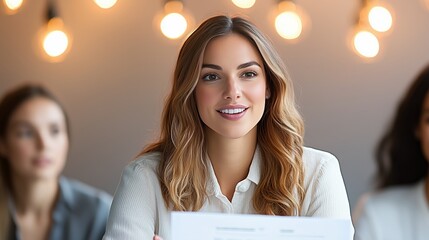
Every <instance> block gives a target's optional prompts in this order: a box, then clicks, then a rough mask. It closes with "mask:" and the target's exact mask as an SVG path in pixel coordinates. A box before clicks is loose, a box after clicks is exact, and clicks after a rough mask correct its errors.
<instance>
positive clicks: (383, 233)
mask: <svg viewBox="0 0 429 240" xmlns="http://www.w3.org/2000/svg"><path fill="white" fill-rule="evenodd" d="M358 206H359V208H357V209H356V210H355V212H354V218H355V219H356V220H355V227H356V235H355V240H427V239H429V206H428V201H427V200H426V195H425V182H424V181H421V182H419V183H417V184H414V185H410V186H401V187H392V188H388V189H386V190H384V191H381V192H377V193H371V194H366V195H364V196H363V197H362V198H361V200H360V204H359V205H358Z"/></svg>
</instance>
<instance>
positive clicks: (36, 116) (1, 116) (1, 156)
mask: <svg viewBox="0 0 429 240" xmlns="http://www.w3.org/2000/svg"><path fill="white" fill-rule="evenodd" d="M68 147H69V123H68V119H67V116H66V113H65V111H64V109H63V108H62V106H61V105H60V103H59V102H58V101H57V100H56V98H55V97H54V96H53V95H52V94H51V93H49V92H48V91H47V90H46V89H44V88H43V87H40V86H37V85H24V86H21V87H18V88H16V89H13V90H12V91H10V92H9V93H7V94H6V95H5V96H4V98H3V99H2V100H1V101H0V239H5V240H7V239H18V240H19V239H22V240H25V239H34V240H37V239H44V240H45V239H64V240H67V239H68V240H79V239H81V240H84V239H85V240H88V239H89V240H97V239H101V237H102V235H103V234H104V229H105V225H106V221H107V214H108V211H109V207H110V202H111V196H109V195H108V194H107V193H104V192H102V191H100V190H97V189H94V188H92V187H89V186H87V185H85V184H83V183H80V182H78V181H76V180H71V179H68V178H65V177H62V176H61V172H62V171H63V168H64V165H65V162H66V158H67V152H68Z"/></svg>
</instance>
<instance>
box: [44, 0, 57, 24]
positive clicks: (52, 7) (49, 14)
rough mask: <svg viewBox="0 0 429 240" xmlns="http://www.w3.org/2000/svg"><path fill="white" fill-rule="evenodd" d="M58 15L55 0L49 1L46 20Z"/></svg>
mask: <svg viewBox="0 0 429 240" xmlns="http://www.w3.org/2000/svg"><path fill="white" fill-rule="evenodd" d="M56 17H58V11H57V9H56V8H55V5H54V3H53V1H48V7H47V9H46V20H47V22H49V20H51V19H53V18H56Z"/></svg>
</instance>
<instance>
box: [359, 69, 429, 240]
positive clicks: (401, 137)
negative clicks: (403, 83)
mask: <svg viewBox="0 0 429 240" xmlns="http://www.w3.org/2000/svg"><path fill="white" fill-rule="evenodd" d="M376 160H377V170H378V172H377V178H376V179H377V187H378V189H377V191H375V192H374V193H371V194H369V195H368V194H366V195H364V197H362V200H361V201H360V203H359V205H358V207H357V209H356V210H355V214H354V215H355V216H354V219H356V220H355V227H356V235H355V238H356V239H358V240H384V239H389V240H395V239H398V240H399V239H404V240H405V239H407V240H408V239H413V240H423V239H424V240H426V239H428V237H429V178H428V161H429V66H427V67H426V68H425V69H424V70H423V71H422V72H421V73H420V74H419V75H418V76H417V78H416V80H415V81H414V82H413V83H412V85H411V86H410V88H409V89H408V91H407V93H406V94H405V96H404V98H403V99H402V101H401V102H400V103H399V105H398V108H397V110H396V113H395V116H394V118H393V122H392V124H391V126H390V127H389V128H388V129H387V132H386V133H385V134H384V136H383V137H382V138H381V140H380V143H379V145H378V147H377V150H376Z"/></svg>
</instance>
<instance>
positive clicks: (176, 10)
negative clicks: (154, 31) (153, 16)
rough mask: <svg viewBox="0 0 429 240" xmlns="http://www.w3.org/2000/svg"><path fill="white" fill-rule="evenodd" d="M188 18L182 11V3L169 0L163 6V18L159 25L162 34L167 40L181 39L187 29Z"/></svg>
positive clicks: (176, 0)
mask: <svg viewBox="0 0 429 240" xmlns="http://www.w3.org/2000/svg"><path fill="white" fill-rule="evenodd" d="M189 21H190V17H188V14H187V13H186V12H185V11H184V9H183V3H182V2H181V1H178V0H169V1H167V2H166V3H165V5H164V16H163V18H162V19H161V21H160V23H159V27H160V28H161V32H162V34H164V36H166V37H167V38H169V39H177V38H180V37H182V36H183V35H184V34H185V32H186V30H187V29H188V27H189Z"/></svg>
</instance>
